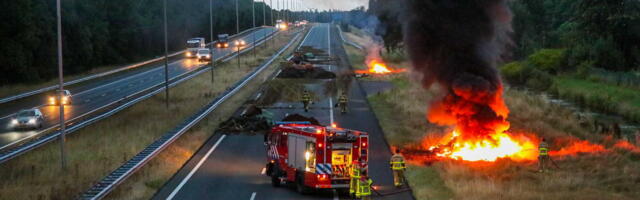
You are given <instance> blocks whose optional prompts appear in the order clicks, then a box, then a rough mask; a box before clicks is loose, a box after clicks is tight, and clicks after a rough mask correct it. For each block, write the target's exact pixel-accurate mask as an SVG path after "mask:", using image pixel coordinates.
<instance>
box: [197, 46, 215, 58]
mask: <svg viewBox="0 0 640 200" xmlns="http://www.w3.org/2000/svg"><path fill="white" fill-rule="evenodd" d="M196 58H198V61H211V51H210V50H209V49H206V48H202V49H198V53H196Z"/></svg>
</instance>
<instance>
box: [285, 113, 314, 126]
mask: <svg viewBox="0 0 640 200" xmlns="http://www.w3.org/2000/svg"><path fill="white" fill-rule="evenodd" d="M282 121H285V122H309V123H311V124H313V125H318V126H320V122H318V120H317V119H316V118H313V117H305V116H303V115H300V114H291V115H288V116H286V117H284V118H283V119H282Z"/></svg>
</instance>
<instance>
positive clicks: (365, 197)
mask: <svg viewBox="0 0 640 200" xmlns="http://www.w3.org/2000/svg"><path fill="white" fill-rule="evenodd" d="M371 184H373V181H372V180H371V178H369V176H367V172H366V171H363V172H362V176H361V177H360V179H358V190H357V191H356V198H358V199H362V200H371Z"/></svg>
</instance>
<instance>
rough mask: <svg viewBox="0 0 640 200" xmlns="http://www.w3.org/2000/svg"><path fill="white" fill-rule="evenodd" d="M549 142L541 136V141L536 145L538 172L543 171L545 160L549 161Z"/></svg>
mask: <svg viewBox="0 0 640 200" xmlns="http://www.w3.org/2000/svg"><path fill="white" fill-rule="evenodd" d="M549 159H550V158H549V144H547V141H546V139H545V138H542V142H540V144H539V145H538V172H541V173H542V172H544V168H545V165H546V163H547V162H549Z"/></svg>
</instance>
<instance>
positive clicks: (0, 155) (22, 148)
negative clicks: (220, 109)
mask: <svg viewBox="0 0 640 200" xmlns="http://www.w3.org/2000/svg"><path fill="white" fill-rule="evenodd" d="M276 34H278V32H273V33H271V35H269V36H267V37H266V38H263V39H261V40H260V42H258V43H256V46H257V45H260V44H262V43H264V42H265V41H267V40H269V39H271V38H273V37H274V36H275V35H276ZM252 48H255V46H251V47H249V48H246V49H245V50H244V51H241V53H243V52H246V51H248V50H251V49H252ZM236 56H237V54H235V53H231V54H228V55H227V56H224V57H221V58H219V59H217V60H224V59H229V58H233V57H236ZM202 66H204V65H202ZM202 66H200V67H202ZM209 70H211V68H208V67H206V68H201V69H198V70H195V71H191V72H188V73H184V74H182V75H181V76H184V77H182V78H181V77H179V76H178V77H174V78H172V79H171V80H169V81H170V82H172V83H170V84H169V86H170V87H173V86H175V85H177V84H179V83H182V82H184V81H186V80H189V79H191V78H193V77H195V76H197V75H199V74H202V73H204V72H207V71H209ZM162 85H164V82H162V83H158V84H156V85H153V86H151V87H148V88H146V89H144V90H141V91H139V92H137V93H135V94H132V95H129V96H126V97H124V98H122V99H120V100H116V101H113V102H111V103H108V104H106V105H104V106H102V107H100V108H97V109H94V110H92V111H89V112H87V113H85V114H83V115H81V116H78V117H75V118H74V119H71V120H68V121H74V120H77V119H80V118H82V117H86V116H87V115H90V114H93V113H94V112H96V111H98V110H102V109H104V108H108V107H111V106H113V105H115V104H117V103H122V100H126V99H128V98H132V97H135V96H139V95H142V94H144V93H145V92H149V90H151V89H153V88H156V87H160V86H162ZM162 91H164V87H160V88H159V89H157V90H155V91H152V92H150V93H148V94H146V95H143V96H140V97H138V98H136V99H133V100H131V101H129V102H127V103H125V104H123V105H120V106H118V107H116V108H114V109H112V110H111V111H109V112H106V113H103V114H100V115H98V116H96V117H93V118H91V119H88V120H85V121H82V122H79V123H77V124H73V125H70V126H68V128H67V130H66V133H67V134H71V133H73V132H75V131H76V130H78V129H81V128H84V127H86V126H88V125H90V124H93V123H95V122H97V121H99V120H102V119H104V118H107V117H109V116H111V115H113V114H115V113H117V112H119V111H122V110H124V109H125V108H128V107H130V106H132V105H134V104H136V103H138V102H140V101H142V100H145V99H147V98H149V97H151V96H153V95H155V94H158V93H160V92H162ZM57 127H58V125H55V126H52V127H50V128H47V129H45V130H43V131H42V132H46V131H50V130H52V129H55V128H57ZM42 132H41V133H42ZM60 134H61V133H60V131H55V132H52V133H49V134H47V135H45V136H41V137H40V138H38V139H36V140H33V141H29V142H26V143H24V144H21V145H19V146H17V147H15V148H11V149H7V150H3V151H2V152H0V164H1V163H4V162H6V161H8V160H11V159H12V158H15V157H17V156H19V155H21V154H23V153H26V152H28V151H30V150H33V149H35V148H38V147H40V146H42V145H44V144H46V143H48V142H51V141H53V140H55V139H56V138H57V137H58V136H60ZM36 135H38V134H36Z"/></svg>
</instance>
